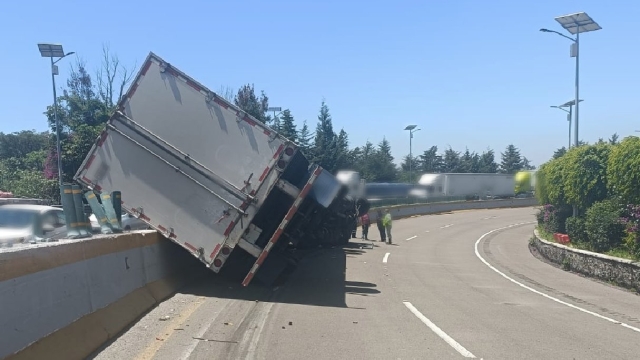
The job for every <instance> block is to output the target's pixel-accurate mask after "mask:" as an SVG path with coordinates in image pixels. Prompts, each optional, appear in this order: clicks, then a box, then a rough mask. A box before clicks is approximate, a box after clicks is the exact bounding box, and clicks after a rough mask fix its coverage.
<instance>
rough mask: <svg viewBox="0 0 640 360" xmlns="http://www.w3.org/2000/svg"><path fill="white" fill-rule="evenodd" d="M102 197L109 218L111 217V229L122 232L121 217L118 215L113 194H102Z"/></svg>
mask: <svg viewBox="0 0 640 360" xmlns="http://www.w3.org/2000/svg"><path fill="white" fill-rule="evenodd" d="M100 199H101V200H102V207H103V208H104V212H105V213H106V215H107V219H109V224H110V225H111V229H113V231H114V232H117V233H120V232H122V226H120V220H121V219H120V218H118V216H117V215H116V210H115V209H114V206H113V201H112V197H111V194H100Z"/></svg>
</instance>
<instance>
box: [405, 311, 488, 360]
mask: <svg viewBox="0 0 640 360" xmlns="http://www.w3.org/2000/svg"><path fill="white" fill-rule="evenodd" d="M402 303H403V304H404V306H406V307H407V309H409V311H411V312H412V313H413V315H415V316H416V317H417V318H418V319H420V320H421V321H422V322H423V323H424V324H425V325H427V327H428V328H429V329H431V331H433V332H434V333H436V335H438V336H440V338H441V339H442V340H444V341H446V342H447V344H449V345H450V346H451V347H452V348H454V349H455V350H456V351H457V352H459V353H460V355H462V356H464V357H466V358H471V359H475V358H476V356H475V355H473V354H472V353H471V352H470V351H469V350H467V349H465V348H464V346H462V345H460V344H459V343H458V342H457V341H455V340H453V338H452V337H451V336H449V335H447V333H445V332H444V331H442V329H440V328H439V327H438V326H437V325H436V324H434V323H433V322H431V320H429V319H427V317H426V316H424V315H422V313H421V312H420V311H419V310H418V309H416V308H415V306H413V304H411V303H410V302H408V301H403V302H402Z"/></svg>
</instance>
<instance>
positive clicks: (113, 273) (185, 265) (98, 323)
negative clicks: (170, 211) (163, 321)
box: [0, 231, 199, 360]
mask: <svg viewBox="0 0 640 360" xmlns="http://www.w3.org/2000/svg"><path fill="white" fill-rule="evenodd" d="M198 265H199V263H198V262H194V261H193V259H192V257H191V256H189V254H188V253H187V252H185V251H182V249H180V248H179V247H178V246H177V245H175V244H173V243H171V242H170V241H169V240H166V239H165V238H163V237H162V236H160V235H159V234H158V233H157V232H154V231H144V232H135V233H126V234H118V235H110V236H101V237H96V238H91V239H82V240H69V241H61V242H59V243H48V244H43V245H39V246H35V247H29V248H14V249H5V251H3V252H0V294H2V295H1V296H0V304H1V306H0V329H2V330H1V335H0V358H6V359H12V360H13V359H45V358H46V359H83V358H86V357H87V356H88V355H90V354H91V353H92V352H94V351H95V350H96V349H98V348H99V347H100V346H102V345H103V344H104V343H105V342H107V341H109V339H111V338H113V337H115V336H117V335H118V333H120V332H121V331H122V330H123V329H125V328H126V327H127V326H129V325H130V324H131V323H133V322H134V321H136V319H137V318H139V317H140V316H142V315H143V314H144V313H145V312H147V311H148V310H150V309H151V308H152V307H154V306H155V305H156V304H158V303H159V302H161V301H162V300H164V299H165V298H167V297H168V296H170V295H171V294H173V293H174V292H175V291H177V290H178V289H179V288H180V287H181V286H183V285H184V284H186V283H187V282H188V281H189V280H190V279H191V277H192V276H193V275H194V274H197V273H198V271H197V270H198V269H199V266H198ZM196 267H197V268H196Z"/></svg>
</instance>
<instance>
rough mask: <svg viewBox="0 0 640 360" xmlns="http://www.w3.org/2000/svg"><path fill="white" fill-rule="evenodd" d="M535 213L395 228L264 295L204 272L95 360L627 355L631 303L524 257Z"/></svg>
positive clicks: (452, 217) (310, 261)
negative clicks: (384, 238) (387, 237)
mask: <svg viewBox="0 0 640 360" xmlns="http://www.w3.org/2000/svg"><path fill="white" fill-rule="evenodd" d="M534 213H535V209H533V208H524V209H501V210H482V211H464V212H456V213H451V214H442V215H431V216H422V217H414V218H411V219H406V220H398V221H395V222H394V229H393V235H394V244H393V245H387V244H384V243H381V242H379V241H377V242H374V243H373V245H374V247H373V249H369V248H361V246H360V244H361V243H364V242H363V241H361V240H357V241H355V242H353V243H352V244H350V246H349V247H347V248H345V249H339V248H336V249H327V250H318V251H314V252H312V253H310V254H309V255H308V256H307V257H305V259H304V261H303V263H302V264H301V266H300V268H299V269H298V271H297V272H295V273H294V274H293V275H292V277H291V279H290V281H289V282H288V283H287V284H286V285H285V286H283V287H280V288H275V289H271V288H264V287H260V286H251V287H249V288H246V289H243V288H242V287H241V286H240V285H239V281H237V280H231V279H225V278H222V277H220V276H215V275H212V274H208V273H207V274H205V275H204V277H203V278H202V280H199V281H198V282H197V283H196V284H195V285H193V286H190V287H188V288H186V289H184V290H183V291H182V292H181V293H179V294H176V295H175V296H174V297H172V298H171V299H169V300H167V301H165V302H164V303H162V304H161V305H160V306H158V307H157V308H156V309H154V310H152V311H151V312H150V313H148V314H147V315H146V316H144V317H143V318H142V319H141V320H140V321H139V322H138V323H136V324H135V325H134V326H132V327H131V328H130V329H129V330H127V331H126V332H125V333H124V334H122V335H121V336H120V337H118V338H117V339H116V340H115V341H114V342H112V343H110V344H108V345H107V346H106V347H105V348H104V349H102V350H101V351H100V352H99V353H97V354H96V355H95V359H123V358H127V359H171V360H175V359H187V358H190V359H282V360H285V359H296V360H298V359H304V358H311V359H464V358H478V359H480V358H482V359H637V358H638V356H640V355H638V351H639V349H640V347H639V345H638V343H639V342H640V297H639V296H637V295H635V294H632V293H630V292H627V291H624V290H621V289H618V288H615V287H612V286H610V285H607V284H603V283H601V282H597V281H593V280H590V279H587V278H584V277H581V276H578V275H576V274H573V273H569V272H565V271H563V270H561V269H559V268H557V267H554V266H551V265H549V264H547V263H544V262H542V261H540V260H538V259H536V258H535V257H533V256H532V255H531V253H530V252H529V250H528V246H527V244H528V241H529V239H530V238H531V236H532V231H533V227H534V224H533V221H534V220H535V217H534ZM497 229H500V230H497ZM370 233H371V234H373V236H372V237H373V238H374V239H378V235H377V234H376V229H372V231H371V232H370ZM195 275H196V274H194V276H195Z"/></svg>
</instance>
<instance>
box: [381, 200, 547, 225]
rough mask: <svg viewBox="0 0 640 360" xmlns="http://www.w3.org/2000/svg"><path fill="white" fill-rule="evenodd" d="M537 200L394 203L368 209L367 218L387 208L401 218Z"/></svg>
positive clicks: (524, 204)
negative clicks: (393, 204) (394, 204)
mask: <svg viewBox="0 0 640 360" xmlns="http://www.w3.org/2000/svg"><path fill="white" fill-rule="evenodd" d="M537 205H538V200H537V199H536V198H525V199H506V200H482V201H454V202H442V203H431V204H412V205H396V206H385V207H381V208H375V209H371V210H369V218H370V219H371V221H372V222H373V221H376V220H377V218H378V216H377V211H376V210H378V209H379V210H382V211H384V210H385V209H389V212H390V213H391V216H392V218H393V219H394V220H395V219H402V218H407V217H411V216H416V215H428V214H438V213H444V212H450V211H460V210H477V209H500V208H517V207H529V206H537Z"/></svg>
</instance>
